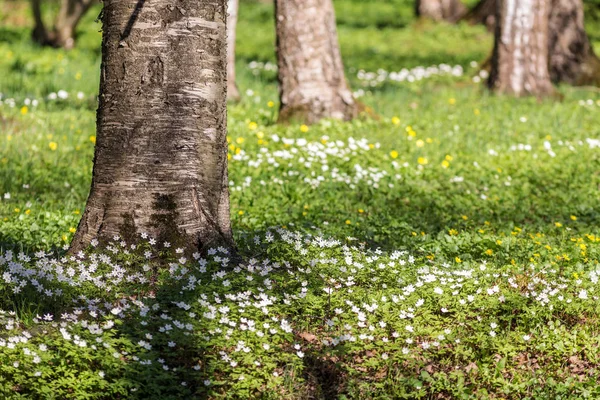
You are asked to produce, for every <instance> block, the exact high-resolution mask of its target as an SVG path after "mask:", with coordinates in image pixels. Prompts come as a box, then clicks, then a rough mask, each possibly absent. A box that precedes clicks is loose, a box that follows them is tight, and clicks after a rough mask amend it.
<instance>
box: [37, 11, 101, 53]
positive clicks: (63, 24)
mask: <svg viewBox="0 0 600 400" xmlns="http://www.w3.org/2000/svg"><path fill="white" fill-rule="evenodd" d="M40 2H41V0H31V5H32V10H33V16H34V21H35V27H34V29H33V35H32V36H33V39H34V40H35V41H36V42H38V43H39V44H41V45H44V46H52V47H63V48H66V49H71V48H73V46H74V45H75V29H76V28H77V25H78V24H79V21H81V18H82V17H83V16H84V15H85V13H86V12H87V11H88V10H89V9H90V7H91V6H92V4H93V0H61V3H60V10H59V12H58V15H57V18H56V22H55V24H54V28H53V30H52V31H48V30H47V29H46V27H45V25H44V21H43V20H42V13H41V9H40Z"/></svg>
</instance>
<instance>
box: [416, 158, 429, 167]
mask: <svg viewBox="0 0 600 400" xmlns="http://www.w3.org/2000/svg"><path fill="white" fill-rule="evenodd" d="M417 162H418V163H419V164H421V165H425V164H427V163H428V162H429V161H428V160H427V159H426V158H425V157H419V158H418V159H417Z"/></svg>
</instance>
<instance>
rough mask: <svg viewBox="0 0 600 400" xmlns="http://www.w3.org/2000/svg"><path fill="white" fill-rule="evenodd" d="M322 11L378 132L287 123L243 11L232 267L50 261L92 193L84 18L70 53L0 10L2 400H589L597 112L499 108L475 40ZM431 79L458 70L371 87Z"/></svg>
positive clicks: (386, 11) (580, 94)
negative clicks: (41, 41)
mask: <svg viewBox="0 0 600 400" xmlns="http://www.w3.org/2000/svg"><path fill="white" fill-rule="evenodd" d="M9 4H10V6H11V7H18V4H19V3H4V4H3V6H4V8H3V10H5V9H6V7H8V5H9ZM336 7H337V11H338V20H339V22H340V27H339V36H340V42H341V46H342V53H343V55H344V62H345V66H346V69H347V76H348V79H349V81H350V83H351V85H352V87H353V89H354V90H356V91H357V92H358V91H360V94H361V96H362V97H361V101H362V102H364V103H365V104H366V105H368V106H369V107H371V108H372V109H373V110H374V111H375V113H376V118H361V119H358V120H356V121H353V122H350V123H340V122H336V121H323V122H322V123H320V124H317V125H314V126H311V127H303V126H297V125H292V126H288V127H282V126H278V125H276V124H275V120H276V109H277V104H276V103H277V98H276V96H277V88H276V80H275V74H274V72H273V71H271V70H268V69H265V68H260V66H259V67H256V68H254V69H251V68H249V67H248V64H249V63H250V62H251V61H259V62H263V63H264V62H273V61H274V55H273V53H272V43H273V33H272V25H273V22H272V14H271V12H272V9H271V7H270V6H268V5H264V4H261V3H243V4H242V8H241V10H240V25H239V30H238V35H239V43H238V49H239V53H238V61H237V67H238V77H239V82H238V84H239V86H240V88H241V90H242V93H243V94H244V98H243V100H242V102H241V103H239V104H235V105H231V106H230V108H229V118H228V122H229V139H230V156H231V159H230V180H231V182H230V188H231V200H232V208H231V217H232V222H233V227H234V232H235V235H236V241H237V245H238V248H239V249H238V250H239V252H240V254H242V257H243V261H242V262H240V263H238V264H234V265H232V264H231V263H229V260H228V257H229V256H228V254H226V253H225V250H224V249H217V250H215V252H214V253H213V254H209V255H208V256H206V257H205V258H199V259H194V260H188V259H182V258H181V254H178V253H177V252H176V251H175V249H172V248H171V247H168V246H166V244H164V243H153V242H152V241H151V240H149V238H146V239H142V238H141V240H140V243H137V244H135V246H136V247H135V248H133V247H132V245H134V244H133V243H126V244H123V243H120V241H119V240H117V241H116V242H115V243H114V244H113V245H112V246H110V247H109V248H108V249H98V250H96V251H94V252H92V253H90V254H87V255H85V256H82V258H73V259H62V258H61V257H62V255H63V250H62V247H63V246H64V245H65V244H67V243H68V242H69V240H70V239H71V237H72V234H73V231H74V228H75V227H76V226H77V222H78V220H79V217H80V213H81V211H82V210H83V207H84V205H85V200H86V196H87V193H88V190H89V184H90V174H91V167H92V157H93V145H94V141H95V107H96V102H95V96H96V93H97V88H98V70H99V47H98V45H99V40H100V35H99V34H98V30H99V25H98V24H97V23H95V22H94V18H95V16H96V15H97V11H98V10H94V11H93V12H91V13H90V14H89V15H88V16H87V17H86V20H85V21H84V23H82V25H81V34H80V37H79V43H78V47H77V49H75V50H73V51H70V52H64V51H59V50H51V49H40V48H38V47H36V46H34V45H32V44H31V43H30V41H29V33H28V30H27V27H26V26H25V25H24V24H26V22H27V19H25V18H21V19H19V18H16V17H14V13H10V14H8V13H6V12H4V11H3V13H2V14H0V15H1V16H2V17H1V18H2V20H3V21H5V22H6V24H3V28H2V30H1V31H0V76H3V77H6V78H5V79H3V80H2V82H1V83H0V92H2V93H3V96H2V105H1V106H0V198H1V199H0V249H2V250H1V252H0V272H1V274H2V275H0V310H3V311H0V321H1V322H2V325H1V326H3V328H2V330H0V394H1V396H2V397H4V398H7V399H13V398H14V399H18V398H53V397H52V396H54V398H73V399H86V398H93V399H109V398H110V399H113V398H140V399H148V398H156V399H158V398H160V399H168V398H173V399H176V398H206V397H209V398H255V397H256V398H267V399H269V398H273V399H279V398H327V399H329V398H340V399H344V398H346V399H348V398H352V399H360V398H381V399H385V398H492V399H497V398H515V399H516V398H519V399H523V398H538V399H548V398H553V399H566V398H569V399H571V398H597V397H598V396H599V395H600V393H598V392H599V389H598V387H597V380H598V378H599V375H600V373H599V369H598V368H599V367H600V360H599V358H600V355H599V352H598V345H599V344H600V343H599V342H598V337H599V336H598V333H599V331H600V320H599V318H598V311H599V310H598V296H599V288H598V284H597V282H598V276H599V274H600V273H599V269H598V268H599V265H598V258H599V254H600V246H599V242H600V232H599V230H598V222H599V221H598V218H599V214H598V200H599V199H598V187H599V185H600V177H599V176H598V173H597V171H598V170H600V168H599V167H600V165H599V164H600V147H598V142H597V141H596V140H597V139H599V138H600V128H599V127H600V113H599V111H600V102H599V101H600V100H599V97H598V92H597V91H595V90H593V89H585V88H571V87H566V86H564V87H560V88H559V90H560V91H561V93H562V94H563V96H564V97H563V99H562V100H561V101H550V100H548V101H536V100H534V99H512V98H509V97H503V96H493V95H490V94H489V93H488V92H487V91H486V90H485V88H483V87H482V85H481V84H480V83H476V82H474V79H473V78H474V77H476V76H478V71H477V67H473V66H471V62H472V61H476V62H478V61H482V60H484V59H485V57H486V56H487V55H488V54H489V51H490V46H491V39H492V38H491V36H490V35H489V34H488V33H486V32H485V30H484V29H482V28H481V27H471V26H466V25H459V26H451V25H446V24H440V25H435V24H431V23H426V22H416V21H413V20H412V18H411V12H410V4H409V3H408V2H404V1H403V2H393V1H386V2H381V4H380V3H379V2H378V3H377V5H374V3H373V4H372V3H366V2H355V1H350V0H346V1H339V2H336ZM20 10H25V8H24V7H21V8H20ZM376 27H379V28H380V29H377V28H376ZM257 32H258V33H259V34H257ZM440 63H445V64H448V65H451V66H454V65H460V66H462V69H463V71H464V72H463V73H462V74H461V75H459V76H452V75H449V74H443V73H442V74H434V75H432V76H431V77H429V78H426V79H422V80H420V81H415V82H408V81H403V82H396V81H394V80H391V79H389V76H388V75H386V74H385V73H383V72H380V73H379V75H380V76H381V77H382V78H381V79H380V80H377V70H380V69H381V70H385V71H400V70H402V69H403V68H407V69H412V68H415V67H419V66H421V67H430V66H432V65H437V64H440ZM360 70H364V71H366V72H375V74H374V75H372V76H370V77H369V78H368V79H365V75H364V74H362V73H361V74H360V76H361V77H363V79H360V78H359V71H360ZM418 71H420V70H415V72H414V73H415V74H418V73H419V72H418ZM475 80H476V79H475ZM59 91H65V93H66V94H67V96H66V97H65V96H64V93H62V92H60V93H59ZM79 92H81V94H79ZM78 94H79V95H78ZM49 96H50V98H49ZM54 97H56V98H55V99H53V98H54ZM63 97H64V98H63ZM10 99H12V100H10ZM34 100H35V101H37V102H38V104H37V105H35V106H34V105H33V103H32V101H34ZM13 103H14V106H12V104H13ZM20 253H22V254H20ZM165 263H168V264H165ZM165 265H168V269H165V268H162V267H164V266H165Z"/></svg>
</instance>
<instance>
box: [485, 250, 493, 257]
mask: <svg viewBox="0 0 600 400" xmlns="http://www.w3.org/2000/svg"><path fill="white" fill-rule="evenodd" d="M485 254H487V255H488V256H491V255H492V254H494V250H492V249H487V250H486V251H485Z"/></svg>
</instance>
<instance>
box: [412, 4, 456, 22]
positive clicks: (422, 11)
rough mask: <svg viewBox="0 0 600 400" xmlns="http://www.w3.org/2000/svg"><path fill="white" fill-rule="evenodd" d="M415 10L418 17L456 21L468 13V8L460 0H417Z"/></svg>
mask: <svg viewBox="0 0 600 400" xmlns="http://www.w3.org/2000/svg"><path fill="white" fill-rule="evenodd" d="M415 11H416V14H417V17H423V18H429V19H432V20H434V21H447V22H456V21H458V20H459V19H460V18H461V17H462V16H463V15H465V14H466V12H467V8H466V7H465V5H464V4H463V3H461V2H460V0H416V3H415Z"/></svg>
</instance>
